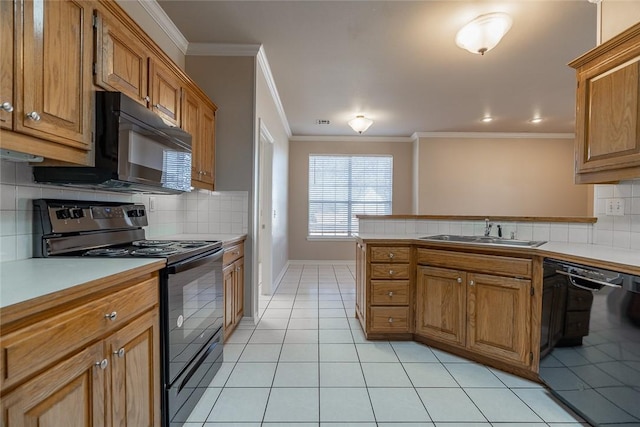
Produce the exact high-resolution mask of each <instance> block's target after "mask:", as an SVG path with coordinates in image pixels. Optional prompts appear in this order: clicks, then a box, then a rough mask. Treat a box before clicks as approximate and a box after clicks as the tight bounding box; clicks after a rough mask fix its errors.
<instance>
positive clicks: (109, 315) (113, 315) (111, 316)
mask: <svg viewBox="0 0 640 427" xmlns="http://www.w3.org/2000/svg"><path fill="white" fill-rule="evenodd" d="M104 317H105V318H106V319H109V320H111V321H114V320H116V317H118V312H117V311H112V312H111V313H107V314H105V315H104Z"/></svg>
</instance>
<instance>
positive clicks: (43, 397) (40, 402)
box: [0, 342, 109, 427]
mask: <svg viewBox="0 0 640 427" xmlns="http://www.w3.org/2000/svg"><path fill="white" fill-rule="evenodd" d="M103 349H104V347H103V343H102V342H98V343H96V344H94V345H92V346H90V347H88V348H85V349H84V350H82V351H80V352H79V353H76V354H75V355H74V356H71V357H69V358H68V359H66V360H65V361H64V362H62V363H60V364H58V365H55V366H54V367H52V368H51V369H49V370H47V371H45V372H43V373H42V374H40V375H39V376H37V377H35V378H33V379H32V380H30V381H27V382H26V383H24V384H22V385H21V386H19V387H18V388H16V389H15V390H14V391H12V392H11V393H9V394H7V395H6V396H3V398H2V402H0V406H2V417H3V419H4V422H6V427H27V426H38V427H60V426H64V427H87V426H93V427H102V426H105V425H106V422H105V420H106V416H105V415H106V408H107V407H108V403H109V396H108V394H107V392H106V387H105V385H106V382H105V381H106V375H107V373H108V370H109V366H108V362H106V363H105V364H104V365H103V367H104V369H101V368H100V366H96V363H97V364H98V365H99V364H100V361H101V360H103V359H104V358H103Z"/></svg>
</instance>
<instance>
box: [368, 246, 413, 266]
mask: <svg viewBox="0 0 640 427" xmlns="http://www.w3.org/2000/svg"><path fill="white" fill-rule="evenodd" d="M409 257H410V249H409V248H408V247H404V246H372V247H371V262H409Z"/></svg>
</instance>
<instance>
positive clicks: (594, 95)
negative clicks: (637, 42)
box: [577, 48, 640, 172]
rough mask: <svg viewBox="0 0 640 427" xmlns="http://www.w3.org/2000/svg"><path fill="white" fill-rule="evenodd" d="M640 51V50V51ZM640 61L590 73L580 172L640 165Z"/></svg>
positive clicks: (585, 93) (585, 89)
mask: <svg viewBox="0 0 640 427" xmlns="http://www.w3.org/2000/svg"><path fill="white" fill-rule="evenodd" d="M639 50H640V48H639ZM639 70H640V61H638V60H637V59H636V60H635V61H634V62H632V63H630V64H627V65H625V66H623V67H620V68H615V69H612V70H607V71H606V72H604V73H603V72H602V70H600V69H598V70H597V71H596V72H592V73H587V76H586V78H585V79H584V80H582V81H581V82H580V84H581V85H583V86H585V87H583V88H581V90H580V92H579V97H581V98H582V99H583V107H584V108H585V110H586V111H585V112H584V116H585V117H583V119H582V120H581V121H580V122H579V125H582V126H583V128H582V129H581V132H580V133H579V135H578V138H580V137H581V140H580V142H581V144H579V146H578V147H579V158H578V159H577V161H578V165H577V166H578V172H588V171H598V170H603V169H608V168H612V167H613V168H624V167H631V166H638V165H640V132H639V131H640V129H638V127H639V126H640V120H639V118H638V117H639V115H640V104H639V102H640V96H639V91H640V84H639V82H640V80H639V78H640V73H639Z"/></svg>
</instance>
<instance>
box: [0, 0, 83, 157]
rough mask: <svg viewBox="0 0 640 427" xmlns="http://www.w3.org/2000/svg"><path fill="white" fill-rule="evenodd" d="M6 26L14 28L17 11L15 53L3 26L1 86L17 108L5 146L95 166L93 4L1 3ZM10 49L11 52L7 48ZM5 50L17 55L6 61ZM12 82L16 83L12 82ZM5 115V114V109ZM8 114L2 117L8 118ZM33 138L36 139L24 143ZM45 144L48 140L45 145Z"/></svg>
mask: <svg viewBox="0 0 640 427" xmlns="http://www.w3.org/2000/svg"><path fill="white" fill-rule="evenodd" d="M2 3H3V5H2V8H3V10H2V15H3V17H2V23H3V26H4V25H5V23H6V24H8V25H11V22H9V21H10V19H11V18H10V17H9V16H6V12H8V13H9V14H10V13H11V10H10V9H11V7H12V6H13V8H14V11H13V12H14V13H15V15H14V20H13V24H14V36H15V44H14V46H15V50H13V49H10V48H9V46H8V45H7V46H5V44H7V41H5V40H4V38H5V37H4V35H5V31H7V30H6V29H5V28H3V42H2V43H3V54H2V57H3V59H2V61H1V62H2V67H3V69H2V85H1V86H2V88H3V95H2V97H3V98H5V94H4V90H5V88H9V87H11V88H12V90H10V91H8V93H9V96H11V92H12V97H13V102H12V101H11V100H10V99H3V100H2V102H9V103H12V104H13V112H12V113H11V114H12V118H11V124H9V123H10V122H9V121H4V122H3V126H2V127H3V128H5V129H9V128H11V129H12V130H13V131H15V132H17V133H18V134H8V133H7V134H5V133H3V135H2V138H1V141H2V142H1V146H2V147H3V148H7V149H10V150H16V151H21V152H26V153H30V154H35V155H39V156H44V157H48V158H52V159H57V160H63V161H70V162H75V163H82V164H87V163H90V160H89V159H90V157H89V156H88V151H89V150H91V148H92V141H91V135H92V129H93V120H92V111H93V96H92V95H93V92H92V85H91V74H90V72H88V71H89V70H90V69H91V63H92V50H93V46H92V43H91V40H92V38H91V34H92V29H91V22H92V11H93V10H92V7H93V3H92V2H88V1H73V0H61V1H44V0H35V1H15V2H13V4H11V2H6V1H3V2H2ZM7 3H9V4H7ZM5 48H8V50H7V51H5V50H4V49H5ZM5 52H9V56H11V54H13V59H14V61H13V72H11V71H10V68H11V59H10V58H7V59H5V58H4V57H5ZM9 79H11V82H9ZM5 113H6V111H5ZM5 117H6V114H4V113H3V119H4V118H5ZM20 135H29V136H32V137H35V138H37V139H31V140H29V139H24V138H21V137H20ZM45 140H46V141H45Z"/></svg>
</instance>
